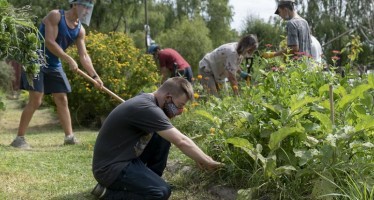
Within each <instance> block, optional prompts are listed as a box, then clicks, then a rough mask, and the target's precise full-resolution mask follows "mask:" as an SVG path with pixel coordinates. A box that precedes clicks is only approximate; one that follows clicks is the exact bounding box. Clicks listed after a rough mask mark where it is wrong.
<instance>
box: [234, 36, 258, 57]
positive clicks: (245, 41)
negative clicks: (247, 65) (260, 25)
mask: <svg viewBox="0 0 374 200" xmlns="http://www.w3.org/2000/svg"><path fill="white" fill-rule="evenodd" d="M251 46H256V49H257V48H258V40H257V36H256V35H253V34H249V35H246V36H244V37H242V38H241V39H240V41H239V43H238V46H237V47H236V52H238V54H239V55H242V54H243V53H244V51H245V50H246V49H248V48H249V47H251Z"/></svg>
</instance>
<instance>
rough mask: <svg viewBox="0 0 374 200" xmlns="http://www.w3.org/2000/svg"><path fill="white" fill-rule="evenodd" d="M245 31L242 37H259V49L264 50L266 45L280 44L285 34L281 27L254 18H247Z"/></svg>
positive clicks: (242, 32)
mask: <svg viewBox="0 0 374 200" xmlns="http://www.w3.org/2000/svg"><path fill="white" fill-rule="evenodd" d="M244 23H245V24H244V26H243V27H244V29H243V30H242V31H241V35H247V34H255V35H257V37H258V42H259V44H260V45H259V49H263V48H264V47H265V45H266V44H279V43H280V42H281V39H282V38H281V37H280V36H281V35H282V34H284V32H283V30H282V29H281V27H279V26H276V25H271V24H269V23H265V22H264V21H263V20H262V19H259V18H256V17H254V16H247V17H246V19H245V22H244Z"/></svg>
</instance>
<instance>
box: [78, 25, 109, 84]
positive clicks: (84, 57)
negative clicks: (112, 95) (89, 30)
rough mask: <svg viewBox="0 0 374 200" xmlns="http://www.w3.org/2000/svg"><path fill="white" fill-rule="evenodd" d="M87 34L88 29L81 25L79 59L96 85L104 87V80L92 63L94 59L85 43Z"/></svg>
mask: <svg viewBox="0 0 374 200" xmlns="http://www.w3.org/2000/svg"><path fill="white" fill-rule="evenodd" d="M85 36H86V30H85V29H84V27H83V26H81V29H80V31H79V35H78V38H77V40H76V45H77V49H78V54H79V60H80V62H81V64H82V65H83V67H84V68H85V69H86V71H87V73H88V75H90V76H91V77H92V78H93V79H95V81H96V83H97V84H96V86H98V87H102V86H103V82H102V81H101V79H100V77H99V75H98V74H97V73H96V71H95V68H94V67H93V65H92V61H91V58H90V56H89V55H88V53H87V49H86V44H85V41H84V39H85Z"/></svg>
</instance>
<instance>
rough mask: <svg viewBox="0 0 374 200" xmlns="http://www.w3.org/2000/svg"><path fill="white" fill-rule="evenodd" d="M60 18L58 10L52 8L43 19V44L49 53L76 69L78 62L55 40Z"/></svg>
mask: <svg viewBox="0 0 374 200" xmlns="http://www.w3.org/2000/svg"><path fill="white" fill-rule="evenodd" d="M60 19H61V14H60V12H59V11H58V10H52V11H51V12H49V13H48V15H47V16H46V17H45V18H44V19H43V23H44V25H45V46H46V48H47V49H48V50H49V51H50V52H51V53H53V54H54V55H56V56H57V57H59V58H60V59H62V60H64V61H65V62H67V63H68V64H69V67H70V69H71V70H73V71H76V70H77V69H78V64H77V63H76V62H75V60H74V59H73V58H72V57H70V56H69V55H68V54H66V53H65V51H64V50H63V49H62V48H61V47H60V46H59V45H58V44H57V42H56V38H57V35H58V31H59V30H58V23H59V22H60Z"/></svg>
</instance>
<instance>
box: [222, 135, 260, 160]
mask: <svg viewBox="0 0 374 200" xmlns="http://www.w3.org/2000/svg"><path fill="white" fill-rule="evenodd" d="M226 143H228V144H232V145H234V147H238V148H240V149H242V150H243V151H244V152H246V153H247V154H248V155H249V156H250V157H251V158H252V159H253V160H255V161H256V160H257V159H259V160H260V161H261V162H262V164H264V163H265V158H264V157H263V156H262V155H261V152H259V151H258V150H260V149H261V148H260V147H257V148H256V149H255V148H254V147H253V144H251V143H250V142H249V141H248V140H247V139H244V138H238V137H235V138H228V139H227V140H226Z"/></svg>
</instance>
